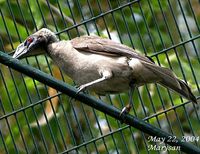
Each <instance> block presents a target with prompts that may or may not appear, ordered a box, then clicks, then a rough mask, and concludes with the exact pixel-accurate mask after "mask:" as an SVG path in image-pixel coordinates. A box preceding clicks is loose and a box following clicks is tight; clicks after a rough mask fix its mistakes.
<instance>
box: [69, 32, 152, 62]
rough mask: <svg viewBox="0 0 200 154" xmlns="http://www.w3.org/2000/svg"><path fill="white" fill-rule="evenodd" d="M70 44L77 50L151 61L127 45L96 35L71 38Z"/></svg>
mask: <svg viewBox="0 0 200 154" xmlns="http://www.w3.org/2000/svg"><path fill="white" fill-rule="evenodd" d="M71 44H72V45H73V47H74V48H75V49H76V50H78V51H79V52H90V53H94V54H101V55H105V56H113V57H119V56H126V57H129V58H138V59H139V60H142V61H145V62H147V63H153V61H152V59H151V58H149V57H146V56H142V55H140V54H139V53H137V52H135V50H134V49H132V48H130V47H128V46H125V45H123V44H120V43H117V42H114V41H112V40H109V39H105V38H101V37H98V36H82V37H77V38H74V39H72V40H71Z"/></svg>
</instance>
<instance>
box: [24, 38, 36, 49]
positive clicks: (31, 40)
mask: <svg viewBox="0 0 200 154" xmlns="http://www.w3.org/2000/svg"><path fill="white" fill-rule="evenodd" d="M33 40H34V38H33V37H29V38H27V40H26V42H25V43H24V45H25V46H27V47H28V46H29V45H30V44H31V43H32V42H33Z"/></svg>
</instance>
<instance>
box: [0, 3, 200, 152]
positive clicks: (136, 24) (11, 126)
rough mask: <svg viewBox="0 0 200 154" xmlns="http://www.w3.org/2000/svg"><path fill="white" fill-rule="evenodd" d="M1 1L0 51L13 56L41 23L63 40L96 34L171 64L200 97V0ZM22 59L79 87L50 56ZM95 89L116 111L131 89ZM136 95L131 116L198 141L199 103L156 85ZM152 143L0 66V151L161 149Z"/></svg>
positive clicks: (98, 97) (134, 132) (116, 123)
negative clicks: (107, 91) (107, 92)
mask: <svg viewBox="0 0 200 154" xmlns="http://www.w3.org/2000/svg"><path fill="white" fill-rule="evenodd" d="M0 6H1V7H0V51H3V52H6V53H8V54H12V53H13V52H14V50H15V49H16V47H17V46H18V45H19V44H20V43H21V42H22V41H24V40H25V39H26V38H27V36H29V35H30V34H32V33H34V32H35V31H37V30H38V29H40V28H43V27H47V28H49V29H51V30H52V31H54V32H55V33H56V34H57V36H58V38H59V39H60V40H62V39H65V40H68V39H72V38H75V37H78V36H81V35H94V34H95V35H99V36H101V37H105V38H110V39H112V40H114V41H117V42H121V43H123V44H126V45H128V46H130V47H132V48H135V49H137V50H138V52H140V53H141V54H145V55H148V56H150V57H152V59H153V60H154V61H155V63H157V64H158V65H161V66H164V67H168V68H170V69H172V70H173V71H174V72H175V74H176V75H177V76H178V77H179V78H180V79H182V80H184V81H186V82H187V84H188V85H189V86H190V87H191V89H192V92H193V93H194V95H195V96H196V97H197V98H198V99H199V95H200V88H199V86H200V71H199V67H200V50H199V48H200V42H199V39H200V3H199V1H198V0H162V1H160V0H133V1H129V0H81V1H78V0H60V1H59V0H31V1H30V0H0ZM21 62H22V63H23V64H28V65H31V66H33V67H35V68H38V69H40V70H42V71H43V72H46V73H48V74H51V75H52V76H54V77H55V78H57V79H60V80H64V81H65V82H67V83H68V84H71V85H74V83H73V81H72V80H71V79H70V78H69V77H67V76H66V75H64V74H63V73H62V70H59V68H58V67H57V66H56V65H54V63H53V62H52V61H51V59H50V58H49V57H47V56H44V55H42V56H37V57H30V58H27V59H23V60H21ZM116 86H117V85H116ZM91 95H93V96H94V97H96V98H97V99H102V100H103V101H104V102H105V103H108V104H110V105H114V106H115V107H117V108H119V109H122V108H123V106H124V105H125V104H127V103H128V95H127V93H124V94H120V95H106V96H101V97H100V96H97V95H95V94H93V93H91ZM133 101H134V107H133V109H132V110H131V112H130V114H132V115H134V116H136V117H138V118H140V119H143V120H145V121H146V122H149V123H150V124H152V125H154V126H156V127H159V128H161V129H162V130H164V131H166V132H169V133H171V134H173V135H175V136H177V137H179V138H181V137H182V136H190V137H189V140H188V141H187V142H190V143H191V144H194V145H196V146H200V142H199V140H198V137H199V136H200V129H199V127H200V118H199V117H200V114H199V107H198V106H196V105H194V104H193V103H191V102H188V100H186V99H183V98H181V97H180V96H179V95H177V94H175V93H173V92H170V91H169V90H168V89H166V88H163V87H161V86H158V85H157V84H149V85H145V86H143V87H139V88H138V89H137V90H136V91H135V92H134V97H133ZM158 144H159V143H158ZM148 145H155V143H154V142H149V140H148V134H144V133H143V132H141V131H138V130H136V129H134V128H132V127H129V126H127V125H125V124H122V123H120V122H119V121H117V120H115V119H113V118H111V117H109V116H107V115H106V114H104V113H102V112H99V111H97V110H95V109H93V108H91V107H88V106H86V105H84V104H82V103H81V102H78V101H75V100H73V99H70V96H67V95H64V94H62V93H60V92H58V91H56V90H55V89H52V88H51V87H48V86H46V85H44V84H43V83H40V82H38V81H36V80H34V79H32V78H30V77H28V76H25V75H23V74H21V73H20V72H17V71H14V70H12V69H10V68H9V67H7V66H4V65H2V64H0V153H113V154H115V153H132V154H134V153H159V152H158V151H148ZM164 153H179V152H178V151H173V150H171V151H168V152H164Z"/></svg>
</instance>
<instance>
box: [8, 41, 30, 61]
mask: <svg viewBox="0 0 200 154" xmlns="http://www.w3.org/2000/svg"><path fill="white" fill-rule="evenodd" d="M27 51H28V48H27V46H24V43H21V44H20V45H19V46H18V47H17V49H16V50H15V53H14V55H13V56H12V57H13V58H23V57H25V54H26V53H27Z"/></svg>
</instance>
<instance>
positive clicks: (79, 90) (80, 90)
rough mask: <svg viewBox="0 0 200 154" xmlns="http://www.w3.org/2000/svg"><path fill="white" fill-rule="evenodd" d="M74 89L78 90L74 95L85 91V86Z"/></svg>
mask: <svg viewBox="0 0 200 154" xmlns="http://www.w3.org/2000/svg"><path fill="white" fill-rule="evenodd" d="M76 88H77V89H78V91H77V92H76V95H77V94H79V93H80V92H82V91H84V90H85V86H77V87H76Z"/></svg>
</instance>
